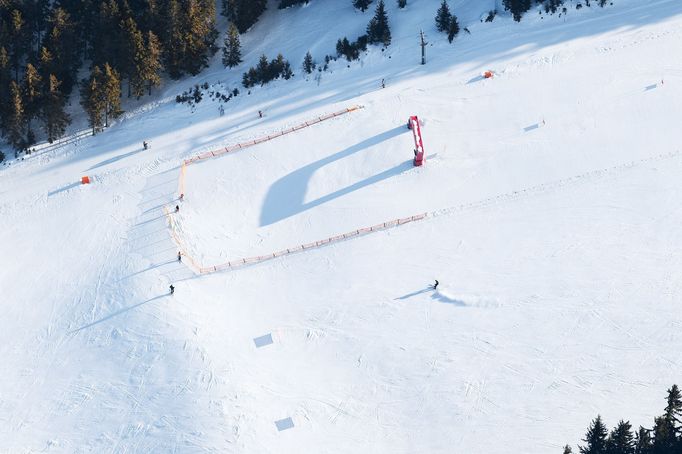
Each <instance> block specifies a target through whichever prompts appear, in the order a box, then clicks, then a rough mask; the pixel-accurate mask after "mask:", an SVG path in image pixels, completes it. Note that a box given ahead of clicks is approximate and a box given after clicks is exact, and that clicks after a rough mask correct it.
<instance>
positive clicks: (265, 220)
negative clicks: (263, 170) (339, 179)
mask: <svg viewBox="0 0 682 454" xmlns="http://www.w3.org/2000/svg"><path fill="white" fill-rule="evenodd" d="M406 131H407V129H406V128H405V126H403V125H401V126H398V127H395V128H393V129H390V130H388V131H384V132H382V133H381V134H377V135H375V136H373V137H370V138H369V139H365V140H363V141H362V142H359V143H357V144H355V145H353V146H351V147H348V148H346V149H345V150H342V151H339V152H338V153H334V154H333V155H331V156H327V157H326V158H323V159H320V160H318V161H315V162H313V163H311V164H308V165H306V166H304V167H301V168H300V169H297V170H295V171H293V172H291V173H290V174H289V175H286V176H284V177H282V178H280V179H279V180H277V181H276V182H275V183H273V184H272V186H270V189H269V190H268V193H267V195H266V196H265V202H263V207H262V209H261V216H260V225H261V227H263V226H266V225H270V224H274V223H276V222H278V221H281V220H283V219H286V218H288V217H291V216H293V215H295V214H299V213H302V212H303V211H306V210H309V209H311V208H314V207H316V206H318V205H322V204H323V203H327V202H329V201H331V200H334V199H336V198H338V197H341V196H343V195H346V194H349V193H351V192H353V191H357V190H358V189H361V188H363V187H365V186H369V185H371V184H374V183H377V182H379V181H382V180H385V179H387V178H390V177H392V176H395V175H398V174H400V173H402V172H404V171H406V170H409V169H410V168H411V166H412V161H411V160H410V161H405V162H403V163H401V164H399V165H397V166H394V167H392V168H390V169H387V170H385V171H383V172H381V173H378V174H376V175H373V176H371V177H369V178H366V179H364V180H362V181H358V182H357V183H354V184H352V185H350V186H346V187H345V188H342V189H339V190H337V191H334V192H332V193H330V194H327V195H325V196H323V197H320V198H318V199H315V200H312V201H310V202H304V197H305V194H306V191H307V189H308V182H309V181H310V179H311V178H312V176H313V174H314V173H315V172H316V171H317V170H319V169H321V168H322V167H324V166H326V165H328V164H331V163H333V162H335V161H338V160H340V159H343V158H346V157H348V156H351V155H353V154H355V153H358V152H360V151H362V150H365V149H367V148H370V147H372V146H375V145H378V144H380V143H381V142H384V141H386V140H389V139H391V138H393V137H396V136H398V135H400V134H403V133H404V132H406Z"/></svg>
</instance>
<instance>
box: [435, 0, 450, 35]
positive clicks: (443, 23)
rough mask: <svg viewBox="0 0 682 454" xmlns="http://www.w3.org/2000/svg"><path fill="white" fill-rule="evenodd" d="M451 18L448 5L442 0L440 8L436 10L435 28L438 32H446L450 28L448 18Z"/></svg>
mask: <svg viewBox="0 0 682 454" xmlns="http://www.w3.org/2000/svg"><path fill="white" fill-rule="evenodd" d="M451 18H452V13H450V7H449V6H448V3H447V1H446V0H443V1H442V2H441V4H440V8H438V11H437V12H436V29H437V30H438V31H439V32H447V31H449V29H450V19H451Z"/></svg>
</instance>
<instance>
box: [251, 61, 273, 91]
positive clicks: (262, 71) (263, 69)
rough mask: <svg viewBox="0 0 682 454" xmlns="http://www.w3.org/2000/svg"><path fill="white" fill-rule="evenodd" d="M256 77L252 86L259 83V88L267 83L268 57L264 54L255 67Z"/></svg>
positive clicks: (268, 72)
mask: <svg viewBox="0 0 682 454" xmlns="http://www.w3.org/2000/svg"><path fill="white" fill-rule="evenodd" d="M256 76H257V79H256V80H254V81H253V82H254V84H257V83H260V84H261V86H262V85H265V84H266V83H268V81H269V80H270V79H269V76H270V63H268V57H266V56H265V54H263V55H261V56H260V58H259V59H258V65H256Z"/></svg>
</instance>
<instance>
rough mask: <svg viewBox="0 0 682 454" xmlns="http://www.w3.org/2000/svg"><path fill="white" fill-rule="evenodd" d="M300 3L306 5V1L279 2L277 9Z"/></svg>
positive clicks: (281, 0)
mask: <svg viewBox="0 0 682 454" xmlns="http://www.w3.org/2000/svg"><path fill="white" fill-rule="evenodd" d="M302 3H305V4H306V5H307V4H308V0H279V6H278V7H277V8H278V9H284V8H288V7H290V6H294V5H300V4H302Z"/></svg>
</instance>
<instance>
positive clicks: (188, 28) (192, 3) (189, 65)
mask: <svg viewBox="0 0 682 454" xmlns="http://www.w3.org/2000/svg"><path fill="white" fill-rule="evenodd" d="M185 7H186V20H185V23H184V26H185V28H184V42H185V51H186V53H185V55H184V57H183V63H184V64H183V66H184V70H185V71H187V72H188V73H190V74H191V75H193V76H195V75H197V74H199V72H200V71H201V70H202V69H204V68H205V67H206V66H208V60H209V58H210V57H211V56H213V54H215V52H216V51H217V50H218V47H216V46H215V40H216V39H217V38H218V30H216V28H215V2H214V0H185Z"/></svg>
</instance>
